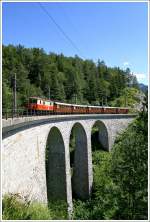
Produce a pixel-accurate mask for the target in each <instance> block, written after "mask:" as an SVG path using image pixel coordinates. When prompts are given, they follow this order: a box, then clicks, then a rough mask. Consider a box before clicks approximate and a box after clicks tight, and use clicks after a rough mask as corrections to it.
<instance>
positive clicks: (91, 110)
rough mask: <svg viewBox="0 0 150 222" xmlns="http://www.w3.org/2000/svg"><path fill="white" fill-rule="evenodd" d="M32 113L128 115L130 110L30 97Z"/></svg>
mask: <svg viewBox="0 0 150 222" xmlns="http://www.w3.org/2000/svg"><path fill="white" fill-rule="evenodd" d="M27 109H28V111H31V112H36V113H38V112H40V111H42V112H44V111H45V112H48V113H53V114H96V113H99V114H102V113H103V114H127V113H128V111H129V109H128V108H126V107H124V108H121V107H107V106H88V105H76V104H68V103H61V102H54V101H51V100H48V99H42V98H39V97H30V98H29V102H28V105H27Z"/></svg>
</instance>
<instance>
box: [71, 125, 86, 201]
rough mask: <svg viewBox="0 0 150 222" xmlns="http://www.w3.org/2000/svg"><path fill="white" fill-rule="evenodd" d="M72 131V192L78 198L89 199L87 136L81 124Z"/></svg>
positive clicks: (73, 127) (74, 126)
mask: <svg viewBox="0 0 150 222" xmlns="http://www.w3.org/2000/svg"><path fill="white" fill-rule="evenodd" d="M72 131H73V132H74V137H75V150H74V166H73V175H72V191H73V194H74V195H75V196H76V197H78V198H80V199H87V198H88V197H89V178H88V142H87V135H86V132H85V129H84V127H83V126H82V125H81V123H75V124H74V125H73V126H72V129H71V132H72ZM71 132H70V136H71Z"/></svg>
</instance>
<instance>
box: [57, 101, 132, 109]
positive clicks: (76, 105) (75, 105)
mask: <svg viewBox="0 0 150 222" xmlns="http://www.w3.org/2000/svg"><path fill="white" fill-rule="evenodd" d="M54 103H55V104H58V105H64V106H74V107H89V108H119V109H129V108H128V107H112V106H90V105H79V104H71V103H70V104H69V103H61V102H54Z"/></svg>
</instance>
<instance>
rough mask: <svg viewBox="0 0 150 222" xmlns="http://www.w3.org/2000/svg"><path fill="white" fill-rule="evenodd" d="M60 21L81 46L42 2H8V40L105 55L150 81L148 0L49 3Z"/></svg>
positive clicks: (5, 38)
mask: <svg viewBox="0 0 150 222" xmlns="http://www.w3.org/2000/svg"><path fill="white" fill-rule="evenodd" d="M42 5H43V6H44V7H45V9H46V10H47V11H48V12H49V13H50V15H51V16H52V17H53V19H54V20H55V21H56V23H57V24H58V25H59V26H60V27H61V28H62V29H63V30H64V32H65V33H66V34H67V35H68V36H69V38H70V39H71V40H72V41H73V42H74V43H75V45H76V46H77V47H78V48H79V50H80V52H78V51H77V50H76V49H75V48H73V47H72V45H71V44H70V43H69V42H68V41H67V39H66V38H65V37H64V36H63V35H62V33H61V32H60V31H59V30H58V28H57V27H56V25H55V24H54V23H53V22H52V21H51V20H50V18H49V17H48V16H47V14H46V13H44V11H43V10H42V9H41V8H40V6H39V5H38V3H33V2H30V3H27V2H26V3H23V2H22V3H14V2H13V3H11V2H9V3H8V2H7V3H3V44H4V45H8V44H14V45H17V44H22V45H24V46H25V47H40V48H43V49H44V50H45V51H46V52H47V53H49V52H56V53H63V54H64V55H66V56H74V55H75V54H77V55H78V56H80V57H82V56H84V58H86V59H93V60H94V61H95V62H96V61H97V60H98V58H99V59H100V60H104V61H105V63H106V64H107V65H108V66H112V67H113V66H119V67H120V68H123V69H126V68H127V67H129V68H130V69H131V71H132V72H133V73H134V74H136V76H137V78H138V80H139V82H143V83H145V84H147V73H148V67H147V56H148V36H147V35H148V30H147V26H148V24H147V22H148V8H147V3H146V2H145V3H144V2H142V3H140V2H134V3H133V2H129V3H127V2H120V3H119V2H111V3H110V2H107V3H106V2H105V3H104V2H99V3H94V2H92V3H77V2H76V3H75V2H74V3H66V2H64V3H58V2H57V3H56V2H55V3H52V2H49V3H44V2H42Z"/></svg>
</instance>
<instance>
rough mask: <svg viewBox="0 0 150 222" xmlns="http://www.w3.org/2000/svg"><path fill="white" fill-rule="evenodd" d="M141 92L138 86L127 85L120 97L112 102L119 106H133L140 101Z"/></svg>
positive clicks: (113, 104)
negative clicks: (130, 86)
mask: <svg viewBox="0 0 150 222" xmlns="http://www.w3.org/2000/svg"><path fill="white" fill-rule="evenodd" d="M139 93H140V91H139V90H138V89H136V88H133V87H132V88H129V87H126V88H124V89H123V90H122V92H121V95H120V97H118V98H116V99H115V100H114V101H112V102H111V105H112V106H119V107H126V106H128V107H131V108H133V107H134V106H135V105H136V104H138V103H139V102H140V99H139V97H138V95H139Z"/></svg>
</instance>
